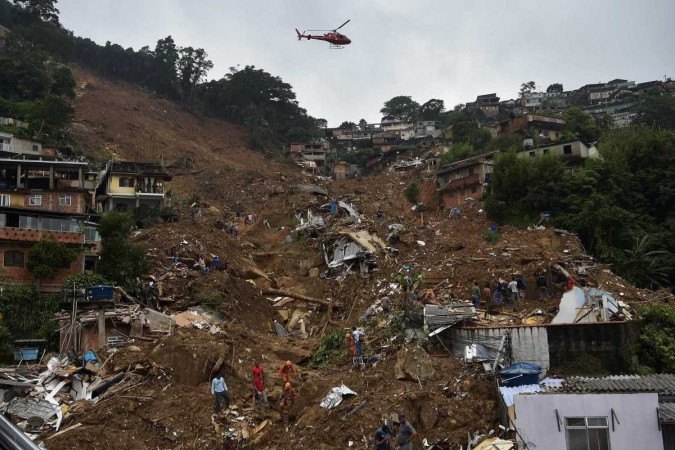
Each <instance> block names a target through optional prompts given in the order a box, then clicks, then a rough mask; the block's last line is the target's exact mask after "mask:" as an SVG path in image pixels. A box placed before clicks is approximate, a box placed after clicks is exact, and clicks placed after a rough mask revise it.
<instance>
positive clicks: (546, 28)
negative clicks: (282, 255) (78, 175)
mask: <svg viewBox="0 0 675 450" xmlns="http://www.w3.org/2000/svg"><path fill="white" fill-rule="evenodd" d="M57 6H58V8H59V9H60V11H61V22H62V23H63V25H64V26H65V27H66V28H69V29H71V30H73V31H74V32H75V34H76V35H80V36H84V37H89V38H91V39H93V40H94V41H96V42H98V43H99V44H105V42H106V41H111V42H113V43H118V44H120V45H122V46H123V47H133V48H134V49H138V48H140V47H142V46H144V45H149V46H150V47H151V48H154V45H155V43H156V41H157V40H158V39H160V38H163V37H165V36H167V35H171V36H173V38H174V39H175V41H176V43H177V44H178V45H181V46H193V47H203V48H204V49H205V50H206V51H207V52H208V54H209V57H210V59H211V60H212V61H213V63H214V68H213V69H212V71H211V72H210V73H209V77H210V78H220V77H221V76H222V75H224V74H225V73H226V72H227V71H228V68H229V67H230V66H234V65H237V64H239V65H242V66H244V65H255V66H256V67H259V68H263V69H265V70H266V71H268V72H270V73H272V74H273V75H279V76H280V77H281V78H282V79H283V80H284V81H286V82H288V83H290V84H291V85H292V86H293V89H294V90H295V92H296V94H297V96H298V100H299V102H300V105H301V106H302V107H304V108H306V109H307V110H308V112H309V113H310V114H311V115H313V116H315V117H323V118H325V119H327V120H328V122H329V125H330V126H337V125H339V124H340V122H342V121H344V120H351V121H354V122H357V121H358V120H359V119H361V118H365V119H366V120H368V121H369V122H376V121H379V120H380V113H379V110H380V108H381V107H382V104H383V103H384V101H386V100H388V99H390V98H392V97H394V96H396V95H410V96H412V97H413V99H415V100H416V101H418V102H420V103H423V102H425V101H427V100H429V99H430V98H440V99H442V100H444V101H445V105H446V108H448V109H450V108H452V106H454V105H455V104H457V103H465V102H467V101H473V100H475V98H476V95H479V94H486V93H491V92H497V94H498V95H499V96H501V97H502V98H504V99H506V98H513V97H515V96H516V95H517V92H518V89H519V87H520V84H521V83H522V82H524V81H528V80H534V81H535V82H536V83H537V87H540V88H542V89H545V88H546V87H547V86H548V85H549V84H551V83H555V82H561V83H563V85H564V87H565V89H574V88H577V87H579V86H581V85H584V84H586V83H594V82H600V81H608V80H610V79H612V78H627V79H630V80H635V81H638V82H639V81H648V80H654V79H663V76H664V75H668V76H670V77H673V78H675V1H674V0H538V1H535V0H531V1H530V0H527V1H526V0H508V1H506V0H462V1H459V0H446V1H441V0H439V1H424V0H333V1H319V0H60V1H59V3H58V5H57ZM347 19H351V22H350V23H349V24H348V25H347V26H345V27H344V28H343V29H342V30H341V31H342V32H343V33H344V34H346V35H347V36H348V37H349V38H350V39H351V40H352V44H351V45H349V46H347V47H345V48H344V49H342V50H331V49H330V48H329V47H328V44H327V43H325V42H320V41H302V42H298V40H297V38H296V36H295V31H294V30H293V29H294V28H296V27H297V28H299V29H300V31H302V30H305V29H328V28H333V27H337V26H338V25H340V24H341V23H343V22H344V21H345V20H347Z"/></svg>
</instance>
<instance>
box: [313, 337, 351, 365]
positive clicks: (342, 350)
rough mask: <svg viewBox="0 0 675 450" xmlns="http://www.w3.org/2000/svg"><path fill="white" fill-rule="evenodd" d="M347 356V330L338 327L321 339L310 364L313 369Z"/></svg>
mask: <svg viewBox="0 0 675 450" xmlns="http://www.w3.org/2000/svg"><path fill="white" fill-rule="evenodd" d="M345 357H346V344H345V330H343V329H341V328H338V329H336V330H333V331H331V332H330V333H328V334H327V335H325V336H324V337H323V339H321V343H320V344H319V348H318V349H317V351H316V352H314V354H313V355H312V359H311V360H310V362H309V366H310V367H311V368H313V369H318V368H320V367H326V366H327V365H329V364H330V363H331V362H333V361H335V360H336V359H339V358H345Z"/></svg>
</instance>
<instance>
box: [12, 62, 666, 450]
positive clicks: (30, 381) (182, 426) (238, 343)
mask: <svg viewBox="0 0 675 450" xmlns="http://www.w3.org/2000/svg"><path fill="white" fill-rule="evenodd" d="M77 75H78V78H79V80H80V81H82V80H83V79H84V80H85V81H86V83H89V87H87V85H86V83H85V85H84V87H80V89H81V90H83V92H84V93H83V94H82V93H81V94H82V95H80V96H79V97H78V99H77V100H76V123H75V129H76V130H75V132H76V134H77V135H79V136H80V139H81V140H82V143H83V144H85V146H86V148H87V149H93V148H98V147H104V146H105V147H106V148H107V149H108V151H109V153H112V154H118V155H122V156H124V157H126V158H127V159H134V158H136V157H138V156H139V155H138V154H135V153H134V152H136V151H140V150H138V149H143V151H144V152H145V151H147V158H156V159H159V158H165V157H166V156H167V155H165V153H166V149H167V148H171V149H174V148H175V149H176V150H175V151H173V154H174V156H175V155H176V154H178V153H180V154H181V157H180V158H178V159H176V161H175V163H174V162H172V163H170V164H168V166H169V170H170V172H171V175H172V176H173V179H174V182H173V183H172V189H173V191H174V192H173V193H172V196H171V201H172V208H173V210H174V214H175V215H176V217H177V218H178V221H176V222H171V223H162V224H158V225H156V226H153V227H150V228H144V229H140V230H137V232H136V233H135V235H134V237H133V239H134V240H135V241H136V242H138V243H141V244H142V245H144V246H145V247H146V248H147V249H148V251H149V255H150V256H151V259H152V262H153V268H152V272H151V274H150V275H149V276H148V277H146V278H145V279H143V280H139V281H141V282H142V285H143V288H142V289H141V292H140V293H133V295H130V294H128V293H126V292H124V293H122V292H119V295H118V296H117V297H116V299H115V302H114V304H113V305H111V306H110V307H109V308H107V309H106V310H105V311H104V312H103V313H101V312H99V311H93V310H92V311H79V312H78V314H77V315H76V316H75V315H74V314H73V312H72V311H70V312H69V311H65V312H63V313H61V314H59V316H58V317H57V322H56V323H58V324H59V328H60V329H61V344H62V348H61V350H62V353H60V354H59V355H54V356H53V357H52V355H45V356H44V358H43V361H42V362H41V363H40V364H37V365H34V366H30V367H29V368H26V366H25V365H21V366H20V367H18V368H16V367H12V368H5V369H1V370H0V390H1V392H0V400H3V401H4V403H3V406H2V407H3V408H4V410H5V411H7V412H8V414H9V415H10V417H11V418H12V420H13V421H14V422H15V423H17V424H19V426H20V427H21V428H22V429H24V430H25V431H26V432H27V433H28V434H29V435H30V436H31V437H32V438H35V440H36V441H42V442H44V443H45V444H46V445H47V447H48V448H50V449H61V448H64V449H65V448H74V447H78V448H92V449H103V448H235V447H237V448H238V447H246V446H248V447H249V448H275V449H279V450H281V449H302V448H312V449H314V448H325V449H328V448H350V447H351V448H366V447H370V446H372V440H371V438H372V434H373V431H374V430H375V429H377V427H378V426H379V425H381V423H382V421H383V420H384V419H387V420H392V421H395V420H396V417H397V416H396V413H398V412H400V411H405V412H406V413H407V415H408V419H409V420H410V421H411V422H412V423H413V424H414V426H415V427H416V429H417V431H418V432H419V434H420V437H421V438H422V439H423V441H422V442H423V443H424V444H425V446H427V447H430V446H434V447H433V448H439V449H453V450H455V449H457V448H460V446H462V448H466V444H467V439H468V441H469V442H470V443H471V446H472V447H474V448H491V446H492V447H496V448H503V449H508V448H511V446H510V441H504V440H503V439H501V438H502V437H504V436H503V435H502V433H501V431H499V429H498V428H497V420H498V404H499V400H498V397H497V391H496V389H495V380H494V378H493V376H494V375H493V374H490V373H486V371H485V370H484V368H483V367H482V366H481V365H472V364H466V363H465V362H464V361H462V360H461V359H458V358H454V357H452V356H451V355H450V350H449V349H447V348H444V346H443V345H444V344H443V343H442V341H441V340H440V339H437V338H436V337H435V335H434V334H433V333H441V332H443V329H444V327H453V326H466V325H470V326H472V327H497V326H501V325H522V324H545V323H549V322H551V321H555V320H556V319H555V318H556V317H558V318H559V320H562V321H565V322H570V321H572V322H574V321H576V320H582V321H590V320H602V321H614V320H629V319H630V318H632V317H635V311H634V310H631V307H632V306H633V305H636V304H640V303H642V302H646V301H651V300H657V299H662V300H667V299H670V300H671V301H672V296H668V295H667V294H665V293H663V292H659V293H651V292H648V291H643V290H639V289H636V288H634V287H632V286H630V285H629V284H628V283H627V282H625V281H624V280H622V279H621V278H620V277H617V276H616V275H614V274H613V273H612V272H611V270H610V268H609V267H607V266H605V265H603V264H601V263H599V262H598V261H595V260H594V259H593V258H591V257H589V256H587V255H585V254H584V250H583V248H582V246H581V244H580V241H579V239H578V238H577V237H576V236H574V235H572V234H569V233H567V232H565V231H563V230H555V229H552V228H544V227H533V228H532V229H524V230H523V229H515V228H511V227H497V226H496V225H495V224H493V223H491V222H490V221H489V220H488V218H487V217H486V216H485V213H484V211H483V210H482V206H481V204H480V203H479V202H478V201H467V202H465V203H464V204H463V205H462V206H461V207H460V208H454V209H453V210H451V211H447V210H443V209H441V208H439V206H438V199H437V198H435V192H436V186H435V184H434V183H433V182H430V181H428V180H425V179H420V171H419V170H416V169H415V167H417V166H418V165H419V164H418V162H417V161H416V160H412V161H409V162H405V163H401V164H399V165H398V167H397V168H396V169H395V170H391V171H387V172H385V173H382V174H376V175H373V176H369V177H365V178H359V179H356V180H342V181H329V180H326V179H323V178H320V177H316V176H311V175H308V174H302V173H301V172H300V171H299V170H298V169H297V168H296V167H294V166H292V165H291V164H286V163H276V162H274V161H269V160H268V159H265V157H263V156H262V155H260V154H257V153H255V152H252V151H250V150H248V149H247V148H246V146H245V143H244V134H243V132H242V130H240V129H239V128H237V127H234V126H232V125H229V124H222V123H221V122H220V121H214V120H213V119H200V120H197V119H196V118H195V117H193V116H189V115H188V114H186V113H184V112H183V111H181V110H180V109H178V108H176V107H175V106H173V105H171V104H170V103H168V102H165V101H163V100H159V99H151V98H149V97H148V96H147V95H145V94H144V93H141V92H139V91H133V90H132V88H129V90H125V89H122V88H120V87H119V85H115V84H112V83H106V82H104V81H101V80H98V79H96V78H95V77H93V76H90V75H88V74H83V73H78V74H77ZM80 86H82V84H81V83H80ZM118 90H119V92H117V91H118ZM111 109H112V110H114V111H115V112H114V113H113V114H111V115H110V117H108V116H106V114H105V112H106V111H110V110H111ZM130 110H131V111H136V112H135V113H131V114H127V113H126V112H128V111H130ZM119 111H125V113H123V114H122V113H120V112H119ZM134 116H137V117H136V118H135V117H134ZM111 118H112V119H111ZM111 120H112V121H113V122H114V123H110V126H107V124H108V122H109V121H111ZM221 125H222V126H221ZM95 128H96V129H97V128H100V129H101V131H100V133H98V132H97V133H94V132H92V130H93V129H95ZM129 129H139V130H140V132H138V133H136V132H134V133H129V132H128V130H129ZM215 129H218V131H212V130H215ZM176 130H181V131H180V132H178V131H176ZM145 134H147V135H148V136H152V139H151V142H150V143H148V144H147V145H145V143H146V141H147V139H143V138H141V136H143V135H145ZM186 136H191V138H186ZM146 149H147V150H146ZM176 152H178V153H176ZM181 158H182V159H181ZM144 159H145V158H144ZM179 159H180V161H179ZM409 169H410V170H409ZM411 183H418V184H419V185H420V189H419V191H420V196H419V199H417V202H416V203H415V204H412V203H411V202H410V201H409V200H408V199H407V198H406V197H405V195H404V193H403V192H404V190H405V189H406V187H407V186H409V185H410V184H411ZM518 275H521V276H522V277H523V279H524V280H525V281H526V283H527V289H526V290H525V298H524V300H522V301H520V302H518V303H517V304H516V305H514V306H513V307H501V308H499V309H498V310H494V311H490V313H489V314H486V311H485V305H484V304H483V303H482V302H481V304H480V305H475V304H473V303H471V289H472V285H473V283H474V281H475V282H477V283H478V285H479V286H480V287H481V288H483V287H485V286H486V285H487V286H490V288H491V289H493V290H494V287H495V285H496V283H498V282H500V280H503V281H504V282H508V281H510V280H511V279H512V278H513V277H516V276H518ZM540 276H544V277H545V279H546V282H547V286H548V289H549V293H550V296H549V297H550V298H548V299H543V300H539V299H538V290H537V279H538V278H539V277H540ZM569 278H574V279H575V280H576V281H577V286H576V287H575V288H574V290H569V289H568V288H567V283H568V279H569ZM581 288H583V289H581ZM576 289H579V290H580V291H582V293H581V294H579V292H577V291H576ZM568 291H571V292H572V293H573V295H571V296H570V295H569V294H565V293H566V292H568ZM570 297H571V300H569V298H570ZM581 298H583V304H581V305H580V304H579V299H581ZM600 300H602V301H600ZM568 303H571V304H572V309H574V310H575V314H573V315H570V314H567V313H568V312H569V309H568V305H567V304H568ZM584 308H585V309H584ZM580 309H584V311H583V312H581V314H578V310H580ZM101 314H103V315H101ZM561 314H562V315H561ZM101 319H103V320H104V321H105V323H106V324H108V329H109V330H110V332H109V333H108V334H107V335H106V336H105V337H106V340H105V344H104V345H102V346H99V345H98V344H99V343H100V342H101V340H100V339H101V337H100V336H98V335H97V333H96V325H97V323H99V321H100V320H101ZM356 326H358V327H360V329H361V330H363V332H364V333H365V350H364V352H365V357H364V358H362V359H360V360H359V358H357V357H352V356H351V355H350V354H349V351H350V350H349V347H348V344H347V342H346V341H345V340H344V338H345V337H346V336H347V334H348V333H349V332H350V331H351V329H352V328H353V327H356ZM111 337H115V338H114V339H110V338H111ZM327 341H330V342H331V343H332V344H334V348H332V353H331V357H330V358H327V359H325V360H322V363H321V364H318V363H316V361H317V358H315V357H316V356H317V354H316V353H317V350H318V349H322V348H325V344H326V342H327ZM75 344H76V345H75ZM436 344H438V345H436ZM91 348H97V350H96V351H95V352H92V354H91V355H90V352H89V350H90V349H91ZM462 350H464V348H462ZM466 351H467V358H466V361H471V360H474V361H483V362H486V363H487V364H493V361H494V360H495V359H494V358H492V357H491V355H488V356H487V357H486V356H485V355H482V354H481V348H479V347H478V346H476V347H475V348H473V347H467V350H466ZM86 355H90V356H86ZM92 355H93V358H92ZM85 357H86V358H85ZM44 361H46V363H44ZM285 361H291V362H292V363H293V364H294V365H295V366H296V367H297V368H298V370H299V373H298V374H297V376H296V377H295V379H294V380H293V386H294V388H295V389H297V391H298V395H297V397H296V398H295V400H294V402H293V403H292V406H291V407H290V408H289V409H288V410H287V411H286V410H284V409H283V408H281V407H280V406H279V403H280V401H281V399H282V393H283V388H284V382H283V381H282V379H281V378H280V377H279V376H277V374H276V371H277V368H278V367H279V366H280V365H281V364H283V363H284V362H285ZM255 362H260V363H261V364H262V365H263V366H264V367H265V372H266V375H267V378H266V389H267V396H268V400H269V406H270V407H269V408H268V409H266V410H262V411H261V410H259V409H258V408H257V407H256V403H255V401H254V390H253V385H252V378H251V368H252V367H253V364H254V363H255ZM216 372H220V373H223V374H224V376H225V379H226V382H227V385H228V388H229V392H230V395H231V400H232V401H231V404H230V407H229V408H228V409H227V410H226V411H225V412H224V413H221V414H214V411H213V410H214V404H213V403H214V399H213V396H212V395H211V394H210V392H209V385H210V379H211V376H212V375H213V374H215V373H216ZM3 383H5V384H3ZM330 393H333V394H334V395H333V396H332V397H331V398H330V399H329V400H330V401H328V402H327V403H326V404H325V406H331V407H330V408H329V407H322V400H324V399H326V398H327V396H329V394H330ZM352 393H353V394H352ZM338 394H339V397H340V401H339V402H338V401H337V397H338ZM476 446H478V447H476Z"/></svg>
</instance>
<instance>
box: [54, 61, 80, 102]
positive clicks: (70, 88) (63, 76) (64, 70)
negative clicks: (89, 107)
mask: <svg viewBox="0 0 675 450" xmlns="http://www.w3.org/2000/svg"><path fill="white" fill-rule="evenodd" d="M51 93H52V95H56V96H66V97H69V98H74V97H75V77H74V76H73V73H72V72H71V71H70V69H69V68H68V67H66V66H61V65H60V66H58V67H57V68H56V69H54V72H53V73H52V85H51Z"/></svg>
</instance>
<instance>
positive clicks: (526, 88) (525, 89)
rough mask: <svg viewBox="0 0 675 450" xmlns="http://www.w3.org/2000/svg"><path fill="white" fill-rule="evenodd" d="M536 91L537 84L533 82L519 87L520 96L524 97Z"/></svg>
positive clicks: (527, 82)
mask: <svg viewBox="0 0 675 450" xmlns="http://www.w3.org/2000/svg"><path fill="white" fill-rule="evenodd" d="M536 90H537V84H536V83H535V82H534V81H526V82H525V83H523V84H521V85H520V92H519V94H520V96H521V97H524V96H525V95H526V94H531V93H533V92H534V91H536Z"/></svg>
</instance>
